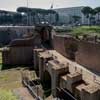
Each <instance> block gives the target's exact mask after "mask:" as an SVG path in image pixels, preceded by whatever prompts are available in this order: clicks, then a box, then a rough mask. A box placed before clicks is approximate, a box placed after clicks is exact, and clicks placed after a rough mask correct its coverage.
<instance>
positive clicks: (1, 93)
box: [0, 89, 18, 100]
mask: <svg viewBox="0 0 100 100" xmlns="http://www.w3.org/2000/svg"><path fill="white" fill-rule="evenodd" d="M0 100H18V99H17V97H16V96H14V95H13V93H12V92H11V91H10V90H4V89H0Z"/></svg>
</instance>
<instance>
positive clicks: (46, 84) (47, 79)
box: [42, 71, 51, 97]
mask: <svg viewBox="0 0 100 100" xmlns="http://www.w3.org/2000/svg"><path fill="white" fill-rule="evenodd" d="M42 85H43V89H44V95H45V96H46V97H47V96H50V95H51V75H50V74H49V72H48V71H45V72H44V75H43V81H42Z"/></svg>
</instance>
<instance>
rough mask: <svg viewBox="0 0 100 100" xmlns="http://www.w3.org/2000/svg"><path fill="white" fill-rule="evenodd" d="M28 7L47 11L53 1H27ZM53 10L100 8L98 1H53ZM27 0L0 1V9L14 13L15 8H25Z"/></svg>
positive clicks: (99, 1)
mask: <svg viewBox="0 0 100 100" xmlns="http://www.w3.org/2000/svg"><path fill="white" fill-rule="evenodd" d="M28 2H29V3H28V4H29V7H32V8H46V9H49V8H50V6H51V4H52V2H53V0H28ZM53 4H54V8H64V7H75V6H91V7H97V6H100V0H54V3H53ZM26 5H27V0H0V9H4V10H11V11H15V10H16V8H17V7H20V6H26Z"/></svg>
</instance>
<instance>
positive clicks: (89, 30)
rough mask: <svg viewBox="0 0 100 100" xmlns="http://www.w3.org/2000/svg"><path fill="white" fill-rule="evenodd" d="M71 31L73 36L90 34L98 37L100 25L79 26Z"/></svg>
mask: <svg viewBox="0 0 100 100" xmlns="http://www.w3.org/2000/svg"><path fill="white" fill-rule="evenodd" d="M72 33H73V35H75V36H82V35H91V36H96V35H97V36H99V37H100V27H99V26H81V27H75V28H73V29H72Z"/></svg>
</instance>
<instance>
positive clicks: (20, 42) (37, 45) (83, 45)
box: [2, 25, 100, 100]
mask: <svg viewBox="0 0 100 100" xmlns="http://www.w3.org/2000/svg"><path fill="white" fill-rule="evenodd" d="M52 34H53V33H52V27H51V26H47V25H46V26H40V25H38V26H36V29H35V32H34V35H33V36H31V37H27V38H26V37H25V38H23V39H17V40H14V41H12V42H11V43H10V44H9V46H8V47H6V48H3V49H2V53H3V64H11V65H16V64H32V65H34V66H33V68H34V70H36V71H39V73H38V74H39V77H40V79H41V81H43V82H49V83H51V84H50V87H51V90H52V91H51V92H52V94H53V96H57V94H59V93H60V92H61V91H58V90H57V87H59V88H61V89H64V90H65V91H66V89H67V90H68V91H70V92H71V93H72V94H73V95H74V96H75V97H76V98H78V100H100V76H99V75H98V74H95V73H96V72H97V73H100V66H99V65H100V62H99V58H100V51H99V48H100V44H99V43H96V42H95V43H94V42H89V41H86V40H78V39H76V38H73V37H72V36H69V35H65V36H61V35H54V34H53V35H52ZM91 70H92V71H91ZM48 75H49V76H50V77H51V78H50V80H49V79H48V78H49V77H48ZM48 85H49V84H48Z"/></svg>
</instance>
